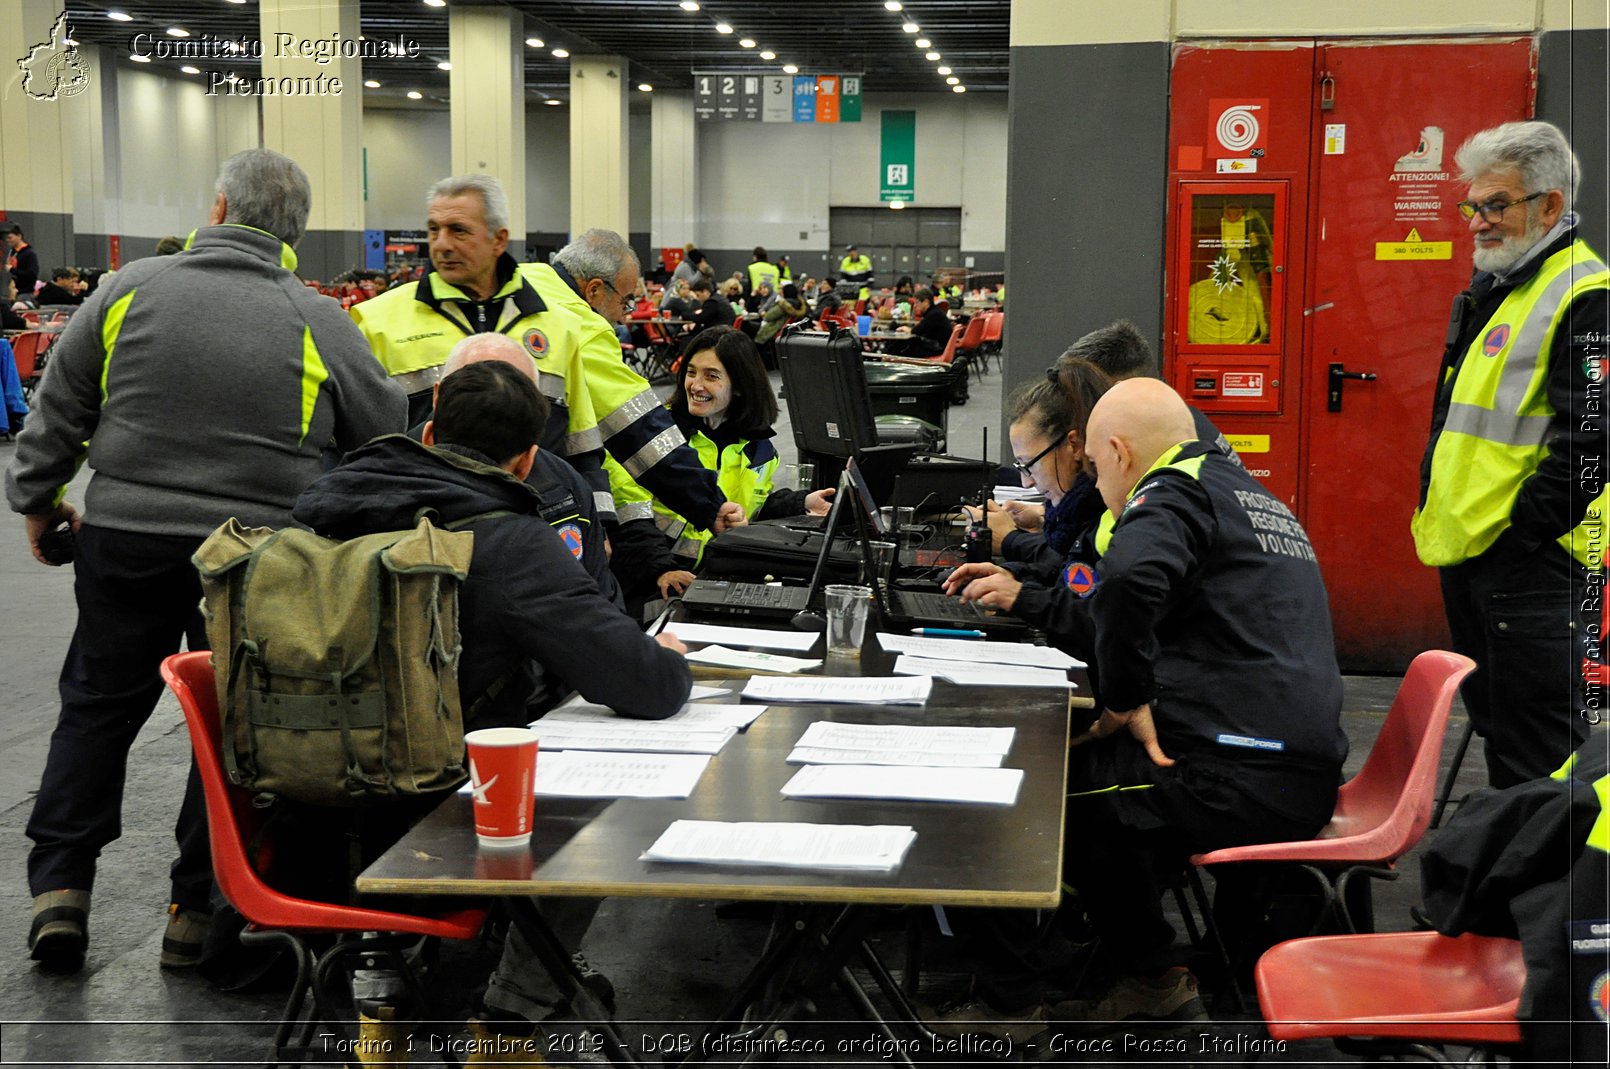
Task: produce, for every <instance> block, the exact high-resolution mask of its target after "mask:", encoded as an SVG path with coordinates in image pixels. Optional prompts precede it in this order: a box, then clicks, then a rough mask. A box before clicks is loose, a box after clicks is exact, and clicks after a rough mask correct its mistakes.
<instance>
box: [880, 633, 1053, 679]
mask: <svg viewBox="0 0 1610 1069" xmlns="http://www.w3.org/2000/svg"><path fill="white" fill-rule="evenodd" d="M878 644H879V645H880V646H882V647H883V648H884V649H886V650H888V651H889V652H890V653H910V654H913V655H914V656H917V657H932V658H937V659H939V660H944V661H977V662H978V663H979V664H999V665H1008V664H1023V665H1029V666H1031V667H1034V668H1055V669H1058V670H1059V671H1060V670H1062V669H1066V668H1083V667H1084V666H1085V663H1084V662H1083V661H1081V660H1079V659H1078V658H1075V657H1070V656H1068V655H1067V654H1066V653H1063V652H1062V651H1061V650H1057V649H1052V648H1051V647H1050V646H1035V645H1031V644H1030V643H1027V642H988V641H984V642H980V641H978V640H977V639H970V638H933V637H931V636H928V635H894V634H887V633H884V632H881V631H880V632H879V633H878Z"/></svg>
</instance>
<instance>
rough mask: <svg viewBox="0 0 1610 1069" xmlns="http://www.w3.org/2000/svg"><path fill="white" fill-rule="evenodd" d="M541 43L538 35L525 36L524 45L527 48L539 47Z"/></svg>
mask: <svg viewBox="0 0 1610 1069" xmlns="http://www.w3.org/2000/svg"><path fill="white" fill-rule="evenodd" d="M543 44H544V42H543V40H542V38H540V37H527V38H526V39H525V46H526V47H527V48H541V47H542V46H543Z"/></svg>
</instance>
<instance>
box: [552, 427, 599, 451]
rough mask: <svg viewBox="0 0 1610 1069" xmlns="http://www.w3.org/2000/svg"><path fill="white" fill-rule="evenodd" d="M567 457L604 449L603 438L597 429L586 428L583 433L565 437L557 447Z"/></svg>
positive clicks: (579, 432)
mask: <svg viewBox="0 0 1610 1069" xmlns="http://www.w3.org/2000/svg"><path fill="white" fill-rule="evenodd" d="M559 448H560V449H561V450H562V451H563V452H564V454H565V456H567V457H573V456H575V455H576V454H577V453H596V452H597V451H598V450H600V449H602V448H604V436H603V435H602V434H599V433H598V428H597V427H588V428H587V429H586V430H584V431H577V432H576V433H575V434H567V435H565V440H564V443H563V444H562V445H560V447H559Z"/></svg>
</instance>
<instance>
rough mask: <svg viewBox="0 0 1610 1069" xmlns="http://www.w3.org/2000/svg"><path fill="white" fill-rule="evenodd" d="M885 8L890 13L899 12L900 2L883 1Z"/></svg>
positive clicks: (897, 0)
mask: <svg viewBox="0 0 1610 1069" xmlns="http://www.w3.org/2000/svg"><path fill="white" fill-rule="evenodd" d="M883 6H884V7H885V8H887V9H888V10H890V11H899V10H900V0H883Z"/></svg>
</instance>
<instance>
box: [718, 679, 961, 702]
mask: <svg viewBox="0 0 1610 1069" xmlns="http://www.w3.org/2000/svg"><path fill="white" fill-rule="evenodd" d="M933 683H934V681H933V680H932V679H926V678H922V677H908V676H808V677H805V678H802V679H788V678H783V677H777V676H766V677H756V678H754V679H751V680H750V681H749V683H748V684H747V685H746V686H745V687H744V691H743V693H744V697H746V698H758V699H760V700H761V701H774V702H846V703H858V704H871V705H922V704H923V703H925V702H927V700H928V694H929V692H930V691H931V690H933Z"/></svg>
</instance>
